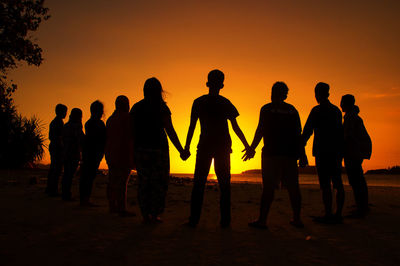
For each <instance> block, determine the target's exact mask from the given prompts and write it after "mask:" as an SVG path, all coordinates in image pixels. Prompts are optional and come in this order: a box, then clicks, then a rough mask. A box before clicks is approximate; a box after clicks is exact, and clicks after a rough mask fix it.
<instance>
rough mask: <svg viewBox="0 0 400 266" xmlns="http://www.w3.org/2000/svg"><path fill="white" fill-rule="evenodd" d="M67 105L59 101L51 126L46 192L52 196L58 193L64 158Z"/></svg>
mask: <svg viewBox="0 0 400 266" xmlns="http://www.w3.org/2000/svg"><path fill="white" fill-rule="evenodd" d="M67 110H68V108H67V106H65V105H63V104H61V103H59V104H57V105H56V110H55V111H56V117H55V118H54V119H53V121H51V123H50V127H49V140H50V145H49V152H50V169H49V174H48V176H47V187H46V193H47V194H48V195H49V196H50V197H57V196H59V194H58V180H59V178H60V175H61V172H62V168H63V164H64V158H63V155H64V154H63V152H64V144H63V127H64V121H63V119H64V118H65V116H66V115H67Z"/></svg>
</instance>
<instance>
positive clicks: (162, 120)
mask: <svg viewBox="0 0 400 266" xmlns="http://www.w3.org/2000/svg"><path fill="white" fill-rule="evenodd" d="M143 93H144V99H143V100H141V101H139V102H137V103H136V104H134V105H133V106H132V109H131V111H130V115H131V126H132V136H133V143H134V151H133V153H134V162H135V164H136V170H137V175H138V200H139V206H140V210H141V212H142V216H143V219H144V222H145V223H153V222H161V221H162V220H161V218H160V214H162V213H163V211H164V208H165V197H166V195H167V189H168V182H169V169H170V168H169V167H170V163H169V148H168V139H167V135H168V137H169V139H170V140H171V142H172V144H173V145H174V146H175V148H176V149H177V150H178V151H179V153H180V154H181V157H182V158H184V159H187V157H188V156H189V155H188V154H187V152H185V151H184V150H183V148H182V145H181V143H180V142H179V139H178V136H177V134H176V132H175V129H174V127H173V125H172V120H171V111H170V110H169V108H168V106H167V104H166V103H165V101H164V99H163V89H162V86H161V83H160V81H159V80H158V79H156V78H154V77H153V78H150V79H148V80H146V82H145V84H144V88H143Z"/></svg>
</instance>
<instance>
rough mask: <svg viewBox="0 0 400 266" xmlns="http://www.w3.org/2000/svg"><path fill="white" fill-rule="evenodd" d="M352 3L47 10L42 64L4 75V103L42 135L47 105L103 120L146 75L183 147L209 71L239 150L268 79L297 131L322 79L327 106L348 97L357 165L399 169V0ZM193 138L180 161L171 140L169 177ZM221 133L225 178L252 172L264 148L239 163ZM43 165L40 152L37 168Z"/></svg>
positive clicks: (64, 6) (134, 93) (72, 4)
mask: <svg viewBox="0 0 400 266" xmlns="http://www.w3.org/2000/svg"><path fill="white" fill-rule="evenodd" d="M362 3H363V4H362V5H360V4H358V3H357V1H354V2H353V1H347V2H346V3H343V4H341V3H321V2H320V1H315V0H307V1H302V2H301V3H293V2H291V1H268V2H267V1H261V0H250V1H246V2H245V3H244V2H243V1H227V0H223V1H202V2H197V1H177V0H173V1H157V0H152V1H132V2H121V3H118V5H117V4H116V3H110V2H109V1H105V0H98V1H85V2H84V3H81V1H78V0H72V1H56V0H50V1H46V5H48V7H49V8H50V14H51V15H52V18H51V19H50V20H48V21H47V22H45V23H43V25H41V27H40V30H39V32H37V33H35V36H37V38H38V39H39V43H40V45H41V47H42V48H43V50H44V53H43V55H44V57H45V61H44V62H43V64H42V66H40V67H39V68H35V67H25V66H23V67H21V68H19V69H17V70H16V71H14V72H11V73H10V75H11V77H12V79H13V80H14V82H16V83H17V84H18V85H19V89H18V90H17V92H16V93H15V95H14V96H15V97H14V98H15V102H16V104H17V107H18V111H19V112H21V113H22V114H23V115H26V116H31V115H36V116H37V117H39V118H40V119H41V120H42V121H43V123H44V124H45V130H44V131H43V133H44V134H45V135H46V137H47V133H48V124H49V123H50V121H51V120H52V119H53V118H54V115H55V114H54V107H55V105H56V104H57V103H64V104H65V105H67V106H68V111H70V110H71V109H72V108H73V107H79V108H81V109H82V110H83V123H85V122H86V121H87V119H88V118H89V106H90V104H91V102H93V101H94V100H97V99H99V100H100V101H102V102H103V103H104V105H105V119H104V120H106V119H107V118H108V116H110V115H111V113H112V112H113V110H114V100H115V98H116V97H117V96H118V95H120V94H124V95H126V96H128V98H129V99H130V104H131V105H132V104H133V103H135V102H137V101H139V100H141V99H142V98H143V95H142V88H143V84H144V82H145V80H146V79H147V78H149V77H152V76H155V77H157V78H158V79H159V80H160V81H161V83H162V85H163V87H164V89H165V90H166V91H167V95H166V101H167V104H168V106H169V108H170V109H171V112H172V121H173V124H174V127H175V129H176V131H177V134H178V136H179V139H180V141H181V143H182V145H184V143H185V140H186V134H187V130H188V126H189V119H190V110H191V105H192V103H193V100H194V99H195V98H197V97H199V96H201V95H203V94H207V93H208V89H207V88H206V86H205V82H206V77H207V73H208V72H209V71H210V70H212V69H215V68H218V69H221V70H222V71H223V72H224V73H225V76H226V80H225V87H224V88H223V89H222V90H221V95H223V96H225V97H227V98H228V99H229V100H231V102H232V103H233V104H234V105H235V106H236V108H237V109H238V111H239V113H240V116H239V117H238V123H239V126H240V127H241V129H242V130H243V132H244V134H245V136H246V138H247V140H248V142H249V143H250V142H251V141H252V138H253V136H254V132H255V129H256V127H257V123H258V116H259V111H260V108H261V107H262V106H263V105H264V104H266V103H267V102H269V95H270V89H271V86H272V84H273V83H274V82H275V81H278V80H281V81H284V82H285V83H286V84H287V85H288V87H289V95H288V99H287V102H288V103H290V104H293V105H294V106H295V107H296V109H297V110H298V111H299V113H300V117H301V122H302V125H303V126H304V123H305V121H306V119H307V116H308V114H309V112H310V110H311V108H312V107H313V106H315V105H316V104H317V103H316V101H315V99H314V93H313V90H314V86H315V84H316V83H317V82H319V81H324V82H326V83H328V84H330V86H331V96H330V100H331V102H332V103H334V104H335V105H338V104H339V101H340V98H341V96H342V95H344V94H347V93H351V94H354V95H355V97H356V104H357V105H359V107H360V109H361V113H360V116H361V117H362V118H363V119H364V123H365V125H366V128H367V130H368V132H369V134H370V135H371V138H372V141H373V153H372V158H371V160H370V161H365V163H364V168H365V169H366V170H368V169H372V168H374V169H376V168H386V167H389V166H394V165H398V164H400V139H399V138H398V136H397V135H398V133H399V132H400V107H399V105H398V102H399V100H400V76H399V75H398V69H400V52H399V51H398V47H397V46H398V45H397V44H398V43H399V42H400V35H399V34H398V28H400V21H399V19H398V18H397V10H399V7H400V3H399V2H397V1H388V2H385V4H381V3H377V2H375V1H363V2H362ZM68 114H69V113H68ZM66 120H67V119H66ZM199 132H200V125H199V124H198V125H197V127H196V132H195V136H194V138H193V140H192V144H191V153H192V156H191V157H190V158H189V159H188V161H186V162H183V161H181V159H180V158H179V155H178V152H177V151H176V150H175V148H174V147H173V145H172V144H171V143H170V159H171V172H172V173H192V172H193V171H194V163H195V155H196V146H197V142H198V136H199ZM230 133H231V138H232V141H233V145H232V150H233V153H232V156H231V158H232V160H231V164H232V173H241V172H243V171H245V170H248V169H259V168H260V167H261V160H260V154H261V147H262V146H263V144H262V143H260V144H259V147H258V148H257V154H256V158H255V159H253V160H251V161H249V162H242V161H241V156H242V153H241V150H242V149H243V147H242V144H241V143H240V141H239V139H238V138H237V137H236V135H235V134H234V132H233V131H232V130H231V128H230ZM311 147H312V139H310V140H309V142H308V145H307V155H308V158H309V161H310V164H314V160H313V157H312V156H311ZM48 161H49V157H48V154H46V156H45V158H44V160H43V162H44V163H46V162H48ZM105 166H106V165H105V163H104V160H103V162H102V164H101V167H103V168H104V167H105ZM210 173H213V171H212V172H210Z"/></svg>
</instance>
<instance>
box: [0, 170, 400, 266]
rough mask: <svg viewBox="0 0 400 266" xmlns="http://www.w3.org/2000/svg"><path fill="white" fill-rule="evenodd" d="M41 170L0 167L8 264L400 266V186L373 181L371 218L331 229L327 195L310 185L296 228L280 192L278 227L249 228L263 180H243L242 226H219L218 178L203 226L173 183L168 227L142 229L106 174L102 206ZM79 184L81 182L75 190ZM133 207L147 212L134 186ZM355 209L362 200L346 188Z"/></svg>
mask: <svg viewBox="0 0 400 266" xmlns="http://www.w3.org/2000/svg"><path fill="white" fill-rule="evenodd" d="M45 176H46V173H45V172H44V171H40V170H30V171H13V172H7V171H3V172H0V208H1V215H0V265H311V264H313V265H314V264H324V265H400V230H399V228H400V189H399V188H389V187H371V188H370V201H371V203H372V204H373V206H372V207H371V208H372V211H371V214H370V216H369V217H368V218H367V219H364V220H345V221H344V224H341V225H335V226H326V225H325V226H324V225H319V224H315V223H313V222H312V220H311V218H310V216H311V215H319V214H321V209H322V206H321V200H320V191H319V189H318V187H317V186H315V185H307V186H302V195H303V220H304V223H305V225H306V227H305V228H304V229H296V228H292V227H291V226H290V225H289V223H288V221H289V219H290V216H291V211H290V207H289V202H288V197H287V194H286V192H285V191H279V192H278V193H277V195H276V201H275V202H274V205H273V207H272V211H271V214H270V220H269V230H266V231H260V230H256V229H252V228H249V227H248V226H247V223H248V222H249V221H251V220H252V219H254V218H255V217H256V215H257V212H258V207H259V204H258V201H259V196H260V192H261V186H260V185H255V184H234V185H233V187H232V206H233V210H232V212H233V222H232V227H231V228H229V229H221V228H220V227H219V220H218V219H219V211H218V196H219V194H218V188H217V186H215V185H214V184H209V185H208V187H207V190H206V197H205V204H204V210H203V215H202V219H201V222H200V224H199V226H198V227H197V228H196V229H192V228H187V227H184V226H182V224H183V223H184V222H185V221H186V219H187V217H188V213H189V198H190V191H191V182H190V181H188V180H186V181H182V180H178V179H174V180H171V184H170V187H169V194H168V199H167V208H166V211H165V214H164V215H163V219H164V223H162V224H158V225H153V226H149V225H143V224H142V223H141V219H140V216H139V215H138V216H137V217H133V218H121V217H119V216H117V215H111V214H109V213H108V209H107V201H106V197H105V189H106V182H107V178H106V177H105V176H101V175H99V176H98V178H97V180H96V184H95V188H94V195H93V201H94V202H95V203H97V204H99V205H100V207H97V208H82V207H80V206H79V204H78V202H71V203H70V202H68V203H65V202H62V201H61V200H60V198H48V197H47V196H46V195H45V194H44V193H43V191H44V186H45ZM76 192H77V186H76V184H75V186H74V194H75V195H76ZM128 193H129V199H128V204H129V207H130V210H131V211H134V212H136V213H139V210H138V206H137V200H136V186H135V184H134V182H132V184H131V185H130V186H129V190H128ZM346 197H347V199H346V208H345V210H346V211H349V210H350V205H352V204H353V197H352V194H351V190H350V188H349V187H346Z"/></svg>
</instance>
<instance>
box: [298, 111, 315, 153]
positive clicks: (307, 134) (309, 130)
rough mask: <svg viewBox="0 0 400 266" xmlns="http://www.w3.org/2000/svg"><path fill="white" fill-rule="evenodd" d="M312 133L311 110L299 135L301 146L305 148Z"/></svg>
mask: <svg viewBox="0 0 400 266" xmlns="http://www.w3.org/2000/svg"><path fill="white" fill-rule="evenodd" d="M313 131H314V113H313V111H312V110H311V112H310V115H309V116H308V118H307V121H306V124H305V125H304V129H303V134H302V135H301V138H302V142H303V146H306V144H307V141H308V139H309V138H310V137H311V135H312V134H313Z"/></svg>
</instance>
